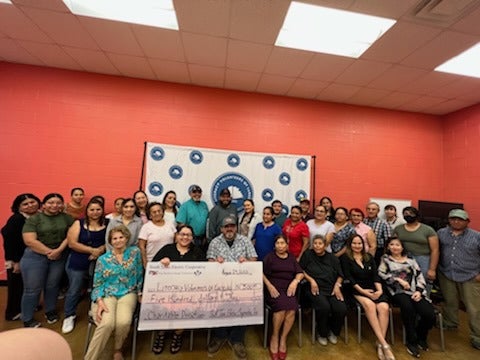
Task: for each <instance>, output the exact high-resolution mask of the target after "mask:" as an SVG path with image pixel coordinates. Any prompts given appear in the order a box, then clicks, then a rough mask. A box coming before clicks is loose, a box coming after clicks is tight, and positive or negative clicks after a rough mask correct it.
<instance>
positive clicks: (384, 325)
mask: <svg viewBox="0 0 480 360" xmlns="http://www.w3.org/2000/svg"><path fill="white" fill-rule="evenodd" d="M341 260H342V268H343V273H344V274H345V279H346V280H349V281H350V285H351V286H352V290H353V296H354V297H355V299H356V300H357V301H358V303H359V304H360V305H361V306H362V308H363V311H364V312H365V315H366V317H367V319H368V322H369V323H370V326H371V327H372V330H373V332H374V333H375V336H376V337H377V353H378V359H379V360H395V356H393V353H392V349H391V348H390V345H388V343H387V341H386V340H385V336H386V335H387V329H388V311H389V305H388V298H387V296H386V295H385V294H383V289H382V283H381V280H380V277H379V276H378V272H377V266H376V264H375V259H374V255H372V254H369V253H367V252H366V251H365V245H364V242H363V239H362V237H361V236H360V235H358V234H355V235H353V236H352V237H351V238H350V239H348V241H347V250H346V252H345V256H342V258H341Z"/></svg>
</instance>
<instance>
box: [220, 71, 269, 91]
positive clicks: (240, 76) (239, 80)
mask: <svg viewBox="0 0 480 360" xmlns="http://www.w3.org/2000/svg"><path fill="white" fill-rule="evenodd" d="M260 76H261V74H260V73H254V72H250V71H242V70H234V69H227V71H226V72H225V88H227V89H232V90H235V89H236V90H242V91H250V92H252V91H255V89H256V88H257V86H258V82H259V81H260Z"/></svg>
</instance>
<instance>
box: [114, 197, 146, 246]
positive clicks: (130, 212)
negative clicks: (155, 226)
mask: <svg viewBox="0 0 480 360" xmlns="http://www.w3.org/2000/svg"><path fill="white" fill-rule="evenodd" d="M136 213H137V206H136V205H135V201H134V200H133V199H132V198H127V199H124V200H123V203H122V215H120V216H119V217H116V218H114V219H112V220H110V222H109V223H108V226H107V232H106V237H105V243H106V246H107V250H111V249H112V245H110V243H109V242H108V233H109V232H110V230H111V229H113V228H114V227H116V226H119V225H124V226H126V227H127V228H128V230H129V231H130V237H129V240H128V244H127V245H128V246H132V245H137V244H138V234H139V233H140V228H141V227H142V225H143V223H142V219H141V218H140V217H139V216H137V215H136Z"/></svg>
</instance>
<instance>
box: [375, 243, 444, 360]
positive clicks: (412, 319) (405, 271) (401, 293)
mask: <svg viewBox="0 0 480 360" xmlns="http://www.w3.org/2000/svg"><path fill="white" fill-rule="evenodd" d="M385 246H386V254H385V255H383V256H382V261H381V263H380V266H379V267H378V275H380V277H381V278H382V279H383V280H384V281H385V283H386V286H387V289H388V292H389V293H390V295H391V296H392V299H393V302H394V303H395V304H397V305H398V306H400V314H401V316H402V322H403V326H404V327H405V333H406V336H407V352H408V353H409V354H410V355H412V356H414V357H420V353H419V351H418V349H419V348H420V349H422V350H425V351H427V350H428V343H427V336H428V331H429V330H430V329H431V328H432V326H433V324H434V323H435V311H434V309H433V306H432V304H431V302H430V300H429V299H428V298H427V291H426V283H425V279H424V277H423V274H422V272H421V271H420V267H419V266H418V263H417V262H416V261H415V259H412V258H410V257H407V251H406V249H405V247H404V246H403V242H402V241H401V240H400V239H399V238H397V237H392V238H390V239H389V240H388V242H387V244H385ZM418 318H419V319H418Z"/></svg>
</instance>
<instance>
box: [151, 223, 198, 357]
mask: <svg viewBox="0 0 480 360" xmlns="http://www.w3.org/2000/svg"><path fill="white" fill-rule="evenodd" d="M177 230H178V231H177V234H176V238H177V241H176V242H175V243H174V244H168V245H165V246H164V247H162V248H161V249H160V251H159V252H158V253H157V254H156V255H155V256H154V257H153V260H152V261H160V262H161V263H162V265H163V266H165V267H167V266H169V265H170V261H206V257H205V253H204V252H203V251H202V250H201V249H200V247H198V246H196V245H194V244H193V235H194V234H193V229H192V227H191V226H189V225H184V224H182V225H179V226H178V229H177ZM182 344H183V329H181V330H175V331H174V332H173V336H172V342H171V343H170V352H171V353H172V354H176V353H178V352H179V351H180V349H181V348H182ZM164 346H165V331H159V332H158V333H157V336H156V337H155V341H154V342H153V346H152V352H153V353H154V354H157V355H158V354H160V353H161V352H162V351H163V348H164Z"/></svg>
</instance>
